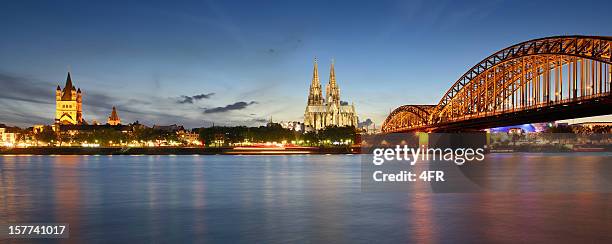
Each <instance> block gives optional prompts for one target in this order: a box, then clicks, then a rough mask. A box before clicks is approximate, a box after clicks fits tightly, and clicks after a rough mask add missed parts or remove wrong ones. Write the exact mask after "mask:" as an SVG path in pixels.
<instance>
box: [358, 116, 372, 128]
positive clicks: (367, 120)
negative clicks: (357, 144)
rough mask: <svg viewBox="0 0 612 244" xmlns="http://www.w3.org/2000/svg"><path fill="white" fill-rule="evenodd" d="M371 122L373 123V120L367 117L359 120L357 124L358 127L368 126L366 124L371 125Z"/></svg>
mask: <svg viewBox="0 0 612 244" xmlns="http://www.w3.org/2000/svg"><path fill="white" fill-rule="evenodd" d="M372 124H374V121H372V120H371V119H369V118H368V119H366V120H365V121H363V122H359V126H358V127H359V128H362V127H368V126H371V125H372Z"/></svg>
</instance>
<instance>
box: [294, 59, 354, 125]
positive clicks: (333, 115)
mask: <svg viewBox="0 0 612 244" xmlns="http://www.w3.org/2000/svg"><path fill="white" fill-rule="evenodd" d="M322 92H323V91H322V89H321V82H320V81H319V70H318V65H317V60H316V59H315V61H314V70H313V73H312V82H311V84H310V92H309V94H308V105H307V106H306V111H305V112H304V125H305V126H306V127H310V128H312V129H314V130H320V129H323V128H325V127H328V126H339V127H343V126H355V127H357V114H356V112H355V105H349V104H348V103H346V102H342V101H341V100H340V88H339V87H338V84H337V83H336V73H335V71H334V62H333V61H332V63H331V68H330V71H329V82H328V83H327V86H326V87H325V98H323V94H322Z"/></svg>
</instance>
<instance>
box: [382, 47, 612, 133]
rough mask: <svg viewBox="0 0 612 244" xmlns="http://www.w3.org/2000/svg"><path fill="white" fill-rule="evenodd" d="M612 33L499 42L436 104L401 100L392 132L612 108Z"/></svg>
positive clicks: (389, 122)
mask: <svg viewBox="0 0 612 244" xmlns="http://www.w3.org/2000/svg"><path fill="white" fill-rule="evenodd" d="M611 65H612V37H603V36H557V37H548V38H541V39H535V40H531V41H526V42H523V43H519V44H516V45H513V46H510V47H508V48H505V49H502V50H500V51H498V52H496V53H494V54H492V55H491V56H489V57H487V58H485V59H484V60H482V61H480V62H479V63H478V64H476V65H474V67H472V68H471V69H470V70H468V71H467V72H466V73H465V74H464V75H463V76H461V77H460V78H459V79H458V80H457V81H456V82H455V84H453V86H452V87H451V88H450V89H448V91H447V92H446V93H445V94H444V95H443V96H442V99H440V102H438V104H436V105H404V106H401V107H399V108H397V109H395V110H394V111H393V112H391V114H389V116H388V117H387V118H386V119H385V122H384V124H383V127H382V130H383V132H385V133H393V132H413V131H414V132H416V131H427V132H451V131H469V130H478V129H485V128H492V127H499V126H508V125H516V124H524V123H535V122H546V121H554V120H562V119H571V118H580V117H588V116H596V115H607V114H612V96H611V95H610V87H611V86H612V70H611V69H610V68H611V67H610V66H611Z"/></svg>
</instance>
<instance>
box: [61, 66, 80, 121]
mask: <svg viewBox="0 0 612 244" xmlns="http://www.w3.org/2000/svg"><path fill="white" fill-rule="evenodd" d="M55 123H56V124H61V125H81V124H83V96H82V94H81V89H80V88H79V89H77V88H76V87H74V85H73V84H72V79H71V78H70V72H68V77H67V78H66V85H65V86H64V89H63V90H62V89H61V88H60V86H59V85H58V86H57V89H56V90H55Z"/></svg>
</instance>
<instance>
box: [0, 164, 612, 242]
mask: <svg viewBox="0 0 612 244" xmlns="http://www.w3.org/2000/svg"><path fill="white" fill-rule="evenodd" d="M359 157H360V156H358V155H306V156H222V155H219V156H0V170H1V171H0V224H1V223H3V222H4V223H53V222H57V223H68V224H69V225H70V238H68V239H56V240H50V239H47V240H38V241H45V242H58V243H60V242H61V243H130V242H131V243H134V242H137V243H143V242H144V243H192V242H227V243H236V242H249V243H252V242H255V243H287V242H299V243H302V242H333V243H345V242H363V243H373V242H381V243H389V242H403V243H405V242H420V243H475V242H476V243H480V242H498V243H499V242H505V243H516V242H537V243H543V242H553V241H555V242H582V243H587V242H608V243H610V242H612V194H610V193H605V192H603V193H542V192H540V193H478V194H474V193H408V192H367V191H362V188H361V184H360V180H361V173H360V172H361V167H360V160H359ZM551 157H558V155H557V156H555V155H551ZM525 158H527V159H525V160H523V161H521V162H518V163H520V164H529V163H530V162H529V160H528V158H529V157H525ZM570 170H572V169H567V171H570ZM503 175H504V173H503V172H496V177H501V178H503V177H504V176H503ZM561 179H562V178H561ZM4 241H5V242H8V241H9V240H4ZM32 241H35V240H32V239H31V240H10V242H9V243H29V242H32ZM0 242H2V241H0Z"/></svg>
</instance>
